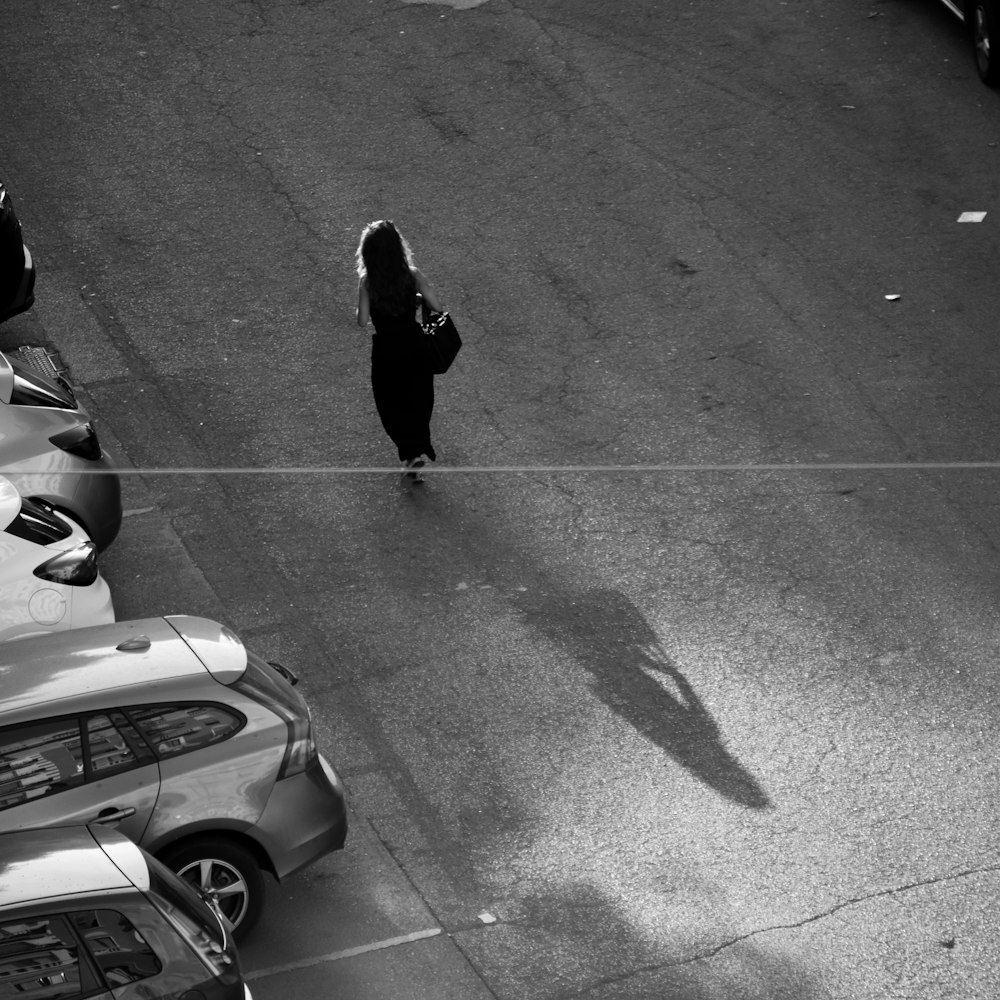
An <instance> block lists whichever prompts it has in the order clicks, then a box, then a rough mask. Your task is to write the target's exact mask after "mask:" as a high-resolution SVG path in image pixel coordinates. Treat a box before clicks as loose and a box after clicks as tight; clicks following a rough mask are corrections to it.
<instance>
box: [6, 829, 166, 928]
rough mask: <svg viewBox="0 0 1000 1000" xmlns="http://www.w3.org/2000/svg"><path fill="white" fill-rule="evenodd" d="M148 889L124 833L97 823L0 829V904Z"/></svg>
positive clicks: (142, 863) (141, 860)
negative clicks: (27, 828)
mask: <svg viewBox="0 0 1000 1000" xmlns="http://www.w3.org/2000/svg"><path fill="white" fill-rule="evenodd" d="M131 888H138V889H147V888H149V869H148V867H147V866H146V859H145V857H144V856H143V854H142V852H141V851H140V850H139V848H138V847H136V846H135V844H133V843H132V842H131V841H130V840H129V839H128V838H127V837H125V836H124V835H122V834H120V833H117V832H115V831H114V830H108V829H104V828H98V827H93V828H91V827H86V826H72V827H47V828H44V829H38V830H16V831H14V832H12V833H0V909H2V908H4V907H10V906H16V905H19V904H24V903H32V902H38V901H41V900H44V899H51V898H53V897H57V896H61V897H65V896H78V895H84V894H94V893H104V892H108V891H111V890H115V889H131Z"/></svg>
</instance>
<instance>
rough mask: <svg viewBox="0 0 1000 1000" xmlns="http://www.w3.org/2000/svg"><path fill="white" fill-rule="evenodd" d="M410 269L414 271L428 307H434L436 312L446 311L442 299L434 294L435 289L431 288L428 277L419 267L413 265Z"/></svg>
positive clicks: (418, 288)
mask: <svg viewBox="0 0 1000 1000" xmlns="http://www.w3.org/2000/svg"><path fill="white" fill-rule="evenodd" d="M410 270H411V271H412V272H413V279H414V281H416V283H417V291H418V292H420V294H421V295H422V296H423V297H424V302H426V303H427V306H428V308H430V309H433V310H434V312H444V306H443V305H442V304H441V300H440V299H439V298H438V297H437V296H436V295H435V294H434V289H433V288H431V286H430V284H429V283H428V281H427V279H426V278H425V277H424V276H423V275H422V274H421V273H420V271H419V270H417V268H415V267H411V268H410Z"/></svg>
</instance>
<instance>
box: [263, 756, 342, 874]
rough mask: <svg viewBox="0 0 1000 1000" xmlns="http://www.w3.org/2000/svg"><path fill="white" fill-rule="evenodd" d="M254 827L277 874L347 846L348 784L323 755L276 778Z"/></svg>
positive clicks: (302, 865) (288, 872)
mask: <svg viewBox="0 0 1000 1000" xmlns="http://www.w3.org/2000/svg"><path fill="white" fill-rule="evenodd" d="M256 832H257V834H258V836H259V837H260V839H261V841H262V844H263V846H264V848H265V850H267V853H268V855H269V856H270V858H271V863H272V865H273V866H274V874H275V875H276V876H277V877H278V878H279V879H283V878H285V877H287V876H288V875H291V874H292V873H293V872H297V871H298V870H299V869H300V868H305V867H306V866H307V865H310V864H312V863H313V862H314V861H317V860H318V859H319V858H321V857H323V855H325V854H329V853H330V852H331V851H338V850H340V849H341V848H342V847H343V846H344V842H345V841H346V839H347V805H346V803H345V801H344V786H343V785H342V784H341V781H340V778H338V777H337V774H336V772H335V771H334V770H333V768H332V767H330V765H329V764H328V763H327V761H326V759H325V758H324V757H322V756H319V757H317V760H316V761H315V762H314V763H313V764H312V765H311V766H310V767H308V768H307V769H306V770H305V771H303V772H301V773H300V774H295V775H292V777H290V778H283V779H282V780H281V781H277V782H275V784H274V787H273V788H272V789H271V795H270V797H269V798H268V800H267V805H266V806H265V808H264V812H263V814H262V815H261V817H260V819H259V820H258V821H257V823H256Z"/></svg>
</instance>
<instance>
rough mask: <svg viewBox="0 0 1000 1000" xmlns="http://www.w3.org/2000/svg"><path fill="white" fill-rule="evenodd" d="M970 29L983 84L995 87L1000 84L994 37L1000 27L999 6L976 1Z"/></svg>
mask: <svg viewBox="0 0 1000 1000" xmlns="http://www.w3.org/2000/svg"><path fill="white" fill-rule="evenodd" d="M971 6H972V16H971V18H970V21H969V28H970V30H971V31H972V45H973V49H974V51H975V54H976V69H977V70H978V71H979V76H980V79H981V80H982V81H983V83H988V84H989V85H990V86H991V87H995V86H996V85H997V84H998V83H1000V57H998V56H997V54H996V53H994V52H993V35H994V32H995V29H996V28H997V27H998V25H1000V15H998V14H997V4H995V3H993V2H991V0H974V2H973V3H972V5H971Z"/></svg>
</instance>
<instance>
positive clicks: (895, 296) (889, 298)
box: [886, 292, 899, 302]
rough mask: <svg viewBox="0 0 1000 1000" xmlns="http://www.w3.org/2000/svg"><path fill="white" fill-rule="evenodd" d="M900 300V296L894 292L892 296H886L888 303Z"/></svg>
mask: <svg viewBox="0 0 1000 1000" xmlns="http://www.w3.org/2000/svg"><path fill="white" fill-rule="evenodd" d="M898 298H899V295H897V294H896V293H895V292H893V293H892V295H887V296H886V301H888V302H895V301H896V300H897V299H898Z"/></svg>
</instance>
